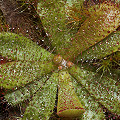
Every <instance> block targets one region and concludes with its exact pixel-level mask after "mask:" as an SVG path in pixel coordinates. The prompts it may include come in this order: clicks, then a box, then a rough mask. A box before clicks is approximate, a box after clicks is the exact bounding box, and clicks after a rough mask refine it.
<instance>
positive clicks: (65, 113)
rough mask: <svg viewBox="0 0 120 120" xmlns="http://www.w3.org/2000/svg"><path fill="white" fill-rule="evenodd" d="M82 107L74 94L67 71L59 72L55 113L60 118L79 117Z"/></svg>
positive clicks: (82, 110) (82, 111)
mask: <svg viewBox="0 0 120 120" xmlns="http://www.w3.org/2000/svg"><path fill="white" fill-rule="evenodd" d="M83 113H84V108H83V107H82V104H81V103H80V101H79V99H78V97H77V95H76V94H75V91H74V88H73V86H72V82H71V78H70V75H69V73H68V71H61V72H59V87H58V104H57V114H58V115H59V116H60V117H62V118H66V117H67V118H74V117H80V116H82V115H83Z"/></svg>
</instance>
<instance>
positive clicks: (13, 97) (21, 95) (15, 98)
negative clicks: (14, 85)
mask: <svg viewBox="0 0 120 120" xmlns="http://www.w3.org/2000/svg"><path fill="white" fill-rule="evenodd" d="M46 80H47V76H45V77H42V78H41V79H39V80H38V81H36V80H35V81H34V82H32V83H30V84H28V85H26V86H24V87H21V88H20V89H17V90H15V91H10V92H7V94H5V96H4V97H5V99H6V100H7V102H8V103H9V104H11V105H12V106H15V105H17V104H19V103H21V102H23V101H24V100H27V99H29V98H30V97H31V95H33V94H34V93H35V92H36V91H37V90H38V89H39V88H40V87H42V85H43V84H44V82H45V81H46Z"/></svg>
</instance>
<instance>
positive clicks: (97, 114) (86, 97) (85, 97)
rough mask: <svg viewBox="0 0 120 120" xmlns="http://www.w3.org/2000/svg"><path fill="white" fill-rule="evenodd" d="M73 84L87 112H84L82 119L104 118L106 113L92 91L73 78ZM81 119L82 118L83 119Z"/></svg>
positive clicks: (97, 119)
mask: <svg viewBox="0 0 120 120" xmlns="http://www.w3.org/2000/svg"><path fill="white" fill-rule="evenodd" d="M72 80H73V81H72V82H73V86H74V89H75V92H76V94H77V96H78V97H79V100H80V101H81V102H82V104H83V106H84V108H85V113H84V114H83V117H82V118H81V119H82V120H103V119H105V115H104V113H103V109H102V107H101V105H100V104H99V103H98V102H97V100H95V99H94V98H93V97H92V96H91V95H90V93H89V92H88V91H87V90H86V89H85V88H84V87H83V86H82V85H81V84H80V83H77V81H76V80H75V79H74V78H72ZM81 119H80V120H81Z"/></svg>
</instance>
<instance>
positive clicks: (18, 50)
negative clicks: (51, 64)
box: [0, 32, 53, 61]
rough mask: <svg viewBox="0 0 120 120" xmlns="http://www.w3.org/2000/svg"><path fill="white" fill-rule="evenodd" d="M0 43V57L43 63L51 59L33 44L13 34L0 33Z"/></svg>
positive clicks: (44, 51)
mask: <svg viewBox="0 0 120 120" xmlns="http://www.w3.org/2000/svg"><path fill="white" fill-rule="evenodd" d="M0 43H1V45H0V55H2V56H3V57H7V58H8V59H11V60H17V61H23V60H26V61H45V60H49V59H50V60H51V58H52V57H53V54H51V53H50V52H48V51H46V50H45V49H43V48H42V47H40V46H38V45H37V44H36V43H35V42H33V41H31V40H29V39H28V38H25V37H23V36H19V35H17V34H14V33H9V32H5V33H4V32H3V33H0Z"/></svg>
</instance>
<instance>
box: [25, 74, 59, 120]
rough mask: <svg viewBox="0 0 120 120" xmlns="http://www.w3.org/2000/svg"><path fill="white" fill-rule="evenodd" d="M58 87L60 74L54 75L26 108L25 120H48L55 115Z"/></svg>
mask: <svg viewBox="0 0 120 120" xmlns="http://www.w3.org/2000/svg"><path fill="white" fill-rule="evenodd" d="M57 85H58V73H53V75H52V76H51V77H50V78H49V80H48V81H47V82H46V83H45V85H44V86H43V87H41V89H40V90H39V91H38V92H36V94H35V95H34V96H33V98H32V101H31V102H30V103H29V106H28V107H27V108H26V111H25V113H24V117H23V120H26V119H28V120H30V119H32V120H48V119H49V117H50V115H51V114H52V113H53V109H54V105H55V98H56V92H57Z"/></svg>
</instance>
